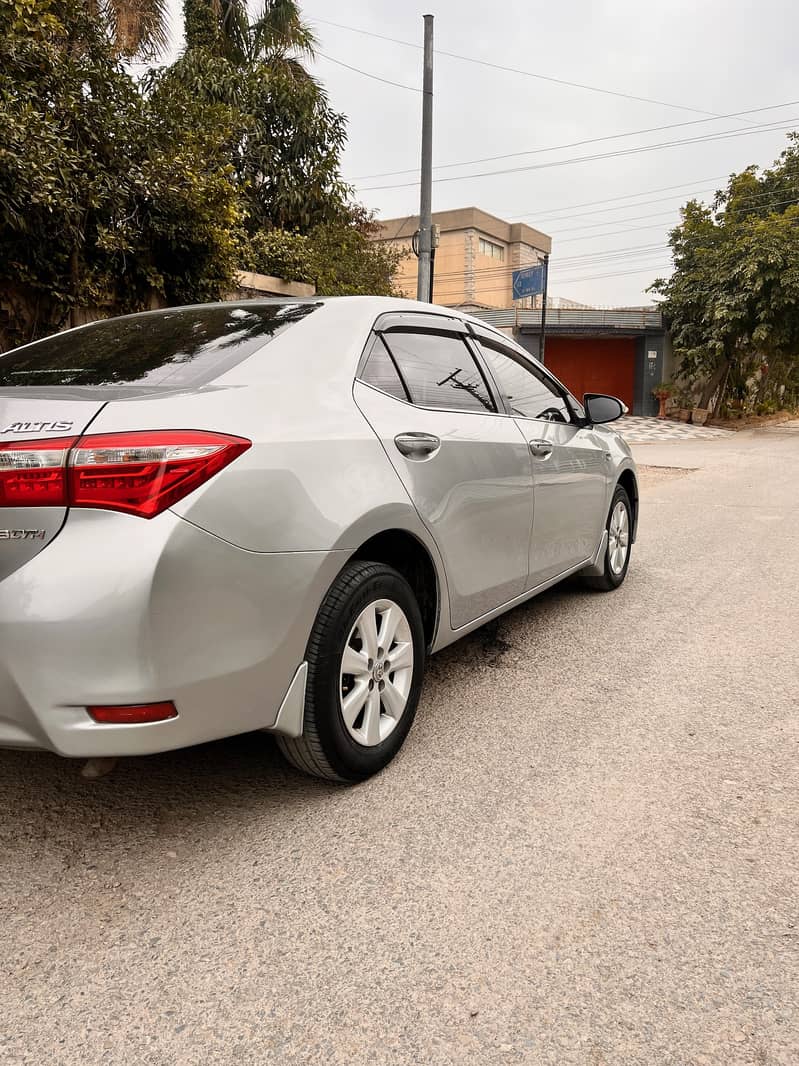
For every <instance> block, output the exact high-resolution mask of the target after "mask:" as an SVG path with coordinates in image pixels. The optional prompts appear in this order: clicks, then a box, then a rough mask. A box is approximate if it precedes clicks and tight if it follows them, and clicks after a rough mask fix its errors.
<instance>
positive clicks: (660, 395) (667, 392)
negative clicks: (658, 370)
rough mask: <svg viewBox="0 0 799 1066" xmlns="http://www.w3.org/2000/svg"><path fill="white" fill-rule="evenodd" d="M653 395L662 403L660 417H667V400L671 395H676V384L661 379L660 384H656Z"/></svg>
mask: <svg viewBox="0 0 799 1066" xmlns="http://www.w3.org/2000/svg"><path fill="white" fill-rule="evenodd" d="M652 395H653V396H654V397H655V399H656V400H657V401H658V403H659V404H660V409H659V411H658V418H665V417H666V400H668V398H669V396H673V395H674V386H673V385H672V384H671V382H670V381H661V383H660V384H659V385H656V386H655V387H654V389H652Z"/></svg>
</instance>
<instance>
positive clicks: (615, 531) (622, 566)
mask: <svg viewBox="0 0 799 1066" xmlns="http://www.w3.org/2000/svg"><path fill="white" fill-rule="evenodd" d="M632 517H633V516H632V507H631V506H630V497H629V496H628V495H627V491H626V489H624V488H622V486H621V485H617V486H616V491H615V492H614V493H613V499H612V501H611V504H610V512H609V514H608V520H607V522H606V523H605V529H606V531H607V535H608V542H607V546H606V548H605V557H604V568H603V572H602V574H601V575H600V576H599V577H586V578H584V579H583V580H584V581H585V583H586V585H588V587H589V588H592V589H599V590H600V591H601V592H612V591H613V589H617V588H618V587H619V585H621V583H622V581H624V579H625V577H626V576H627V568H628V567H629V565H630V549H631V548H632V529H633V521H632Z"/></svg>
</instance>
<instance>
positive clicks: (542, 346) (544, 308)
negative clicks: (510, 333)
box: [538, 255, 549, 365]
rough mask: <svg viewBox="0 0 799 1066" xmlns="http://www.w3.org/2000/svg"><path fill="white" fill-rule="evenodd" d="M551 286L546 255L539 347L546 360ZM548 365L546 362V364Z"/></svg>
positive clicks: (542, 359)
mask: <svg viewBox="0 0 799 1066" xmlns="http://www.w3.org/2000/svg"><path fill="white" fill-rule="evenodd" d="M548 287H549V256H548V255H544V294H543V296H542V297H541V344H540V345H539V348H538V358H539V359H540V360H541V362H542V363H543V362H544V351H545V349H546V345H547V289H548ZM545 365H546V364H545Z"/></svg>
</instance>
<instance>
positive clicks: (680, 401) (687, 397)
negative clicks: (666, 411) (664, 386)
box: [676, 389, 694, 422]
mask: <svg viewBox="0 0 799 1066" xmlns="http://www.w3.org/2000/svg"><path fill="white" fill-rule="evenodd" d="M693 405H694V401H693V396H692V395H691V393H690V392H689V391H688V390H687V389H682V390H681V391H680V393H679V394H678V396H677V412H676V414H677V418H679V420H680V421H681V422H690V420H691V408H692V407H693Z"/></svg>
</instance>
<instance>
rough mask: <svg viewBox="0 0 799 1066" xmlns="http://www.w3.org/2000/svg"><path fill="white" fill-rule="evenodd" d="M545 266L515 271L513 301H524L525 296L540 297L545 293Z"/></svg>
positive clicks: (539, 265) (540, 264)
mask: <svg viewBox="0 0 799 1066" xmlns="http://www.w3.org/2000/svg"><path fill="white" fill-rule="evenodd" d="M544 270H545V267H544V264H543V263H539V264H538V265H537V266H529V267H523V268H522V269H521V270H514V271H513V299H514V300H522V299H524V297H525V296H538V295H539V293H542V292H543V291H544Z"/></svg>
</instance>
